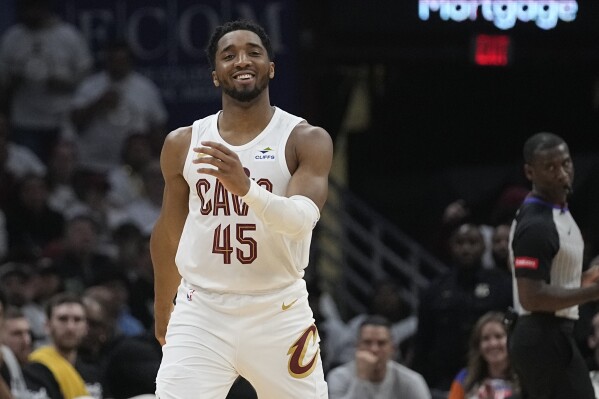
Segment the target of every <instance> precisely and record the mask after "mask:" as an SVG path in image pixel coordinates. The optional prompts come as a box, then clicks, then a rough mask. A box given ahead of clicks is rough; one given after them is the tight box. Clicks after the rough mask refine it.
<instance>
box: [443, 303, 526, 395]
mask: <svg viewBox="0 0 599 399" xmlns="http://www.w3.org/2000/svg"><path fill="white" fill-rule="evenodd" d="M504 319H505V315H504V314H503V313H501V312H488V313H485V314H484V315H483V316H482V317H481V318H480V319H478V321H477V323H476V325H475V326H474V329H473V331H472V335H471V337H470V349H469V350H468V366H467V367H465V368H464V369H462V370H461V371H460V372H459V373H458V375H457V376H456V378H455V379H454V380H453V383H452V384H451V389H450V391H449V396H448V399H495V398H498V397H500V398H510V397H513V395H516V394H518V392H519V389H518V379H517V377H516V374H515V372H514V371H513V370H512V367H511V365H510V359H509V355H508V352H507V328H506V325H505V323H504Z"/></svg>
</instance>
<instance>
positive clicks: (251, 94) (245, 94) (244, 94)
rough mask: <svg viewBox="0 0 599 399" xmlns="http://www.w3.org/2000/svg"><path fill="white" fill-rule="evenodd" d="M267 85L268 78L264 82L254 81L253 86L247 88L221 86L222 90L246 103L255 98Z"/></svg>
mask: <svg viewBox="0 0 599 399" xmlns="http://www.w3.org/2000/svg"><path fill="white" fill-rule="evenodd" d="M267 87H268V80H267V81H266V82H261V83H256V85H255V86H254V88H252V89H247V90H238V89H236V88H235V87H234V86H229V87H227V86H223V92H224V93H225V94H226V95H228V96H229V97H232V98H234V99H235V100H237V101H239V102H242V103H247V102H250V101H252V100H254V99H256V98H257V97H258V96H259V95H260V94H262V92H263V91H264V90H265V89H266V88H267Z"/></svg>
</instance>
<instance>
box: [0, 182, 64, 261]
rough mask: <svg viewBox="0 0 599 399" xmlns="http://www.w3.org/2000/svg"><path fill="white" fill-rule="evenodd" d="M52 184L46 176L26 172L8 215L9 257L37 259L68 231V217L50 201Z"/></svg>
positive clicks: (24, 259)
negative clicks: (50, 186) (66, 219)
mask: <svg viewBox="0 0 599 399" xmlns="http://www.w3.org/2000/svg"><path fill="white" fill-rule="evenodd" d="M48 196H49V193H48V185H47V183H46V181H45V180H44V178H43V177H40V176H36V175H26V176H25V177H23V178H22V179H21V180H20V181H19V184H18V186H17V199H18V200H17V202H16V203H15V205H14V207H12V208H11V209H10V211H9V212H7V214H6V229H7V232H8V243H9V246H10V247H9V248H10V250H9V257H10V259H13V260H17V261H35V260H37V259H39V258H40V257H41V256H42V254H43V252H44V250H45V249H46V248H47V247H49V246H50V245H51V244H53V243H55V242H56V241H58V240H60V238H61V237H62V235H63V233H64V224H65V222H64V217H63V216H62V215H61V214H60V213H58V212H56V211H54V210H52V209H51V208H50V205H49V203H48Z"/></svg>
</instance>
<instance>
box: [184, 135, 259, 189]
mask: <svg viewBox="0 0 599 399" xmlns="http://www.w3.org/2000/svg"><path fill="white" fill-rule="evenodd" d="M201 144H202V147H196V148H194V149H193V151H194V152H195V153H196V154H197V155H196V157H195V158H194V159H193V163H194V164H199V165H200V166H201V167H200V168H198V169H197V172H198V173H204V174H207V175H211V176H214V177H216V178H217V179H218V180H220V182H221V183H222V185H223V186H225V188H226V189H227V190H228V191H229V192H230V193H232V194H235V195H238V196H240V197H241V196H244V195H245V194H247V192H248V190H249V189H250V180H249V178H248V176H247V175H246V173H245V171H244V169H243V165H242V164H241V161H240V160H239V157H238V156H237V154H236V153H234V152H233V151H231V150H230V149H229V148H227V146H225V145H223V144H221V143H217V142H214V141H202V142H201ZM208 165H211V166H208Z"/></svg>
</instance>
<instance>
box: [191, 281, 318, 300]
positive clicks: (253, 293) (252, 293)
mask: <svg viewBox="0 0 599 399" xmlns="http://www.w3.org/2000/svg"><path fill="white" fill-rule="evenodd" d="M181 285H182V286H183V287H185V288H191V289H194V290H196V291H200V292H204V293H207V294H217V295H229V294H230V295H242V296H243V295H248V296H253V297H256V296H269V295H272V294H280V293H282V292H285V291H288V290H289V291H293V290H296V289H301V288H306V281H305V280H304V279H297V280H296V281H294V282H292V283H291V284H288V285H285V286H282V287H280V288H274V289H272V290H265V291H249V292H247V291H244V292H237V291H220V290H219V291H216V290H210V289H206V288H203V287H200V286H198V285H195V284H192V283H190V282H189V281H187V280H185V279H181Z"/></svg>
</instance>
